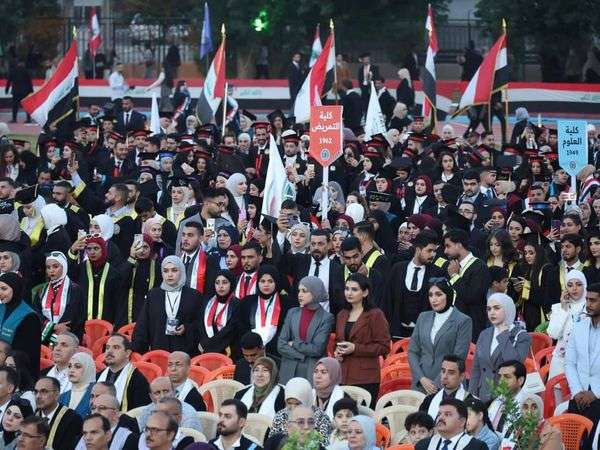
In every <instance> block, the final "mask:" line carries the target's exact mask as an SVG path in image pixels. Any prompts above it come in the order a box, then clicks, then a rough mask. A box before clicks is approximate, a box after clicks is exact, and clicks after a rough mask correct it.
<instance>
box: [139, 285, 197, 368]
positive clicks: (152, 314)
mask: <svg viewBox="0 0 600 450" xmlns="http://www.w3.org/2000/svg"><path fill="white" fill-rule="evenodd" d="M165 294H166V291H164V290H163V289H161V288H154V289H152V290H151V291H149V292H148V295H147V296H146V303H145V304H144V306H143V308H142V310H141V311H140V314H139V316H138V321H137V322H136V325H135V331H134V333H133V339H132V345H133V350H134V351H136V352H138V353H142V354H143V353H145V352H146V351H148V350H166V351H168V352H174V351H182V352H186V353H187V354H188V355H190V356H193V355H196V354H198V347H197V343H196V339H195V333H194V330H197V329H198V327H199V326H200V323H201V321H202V314H201V311H202V310H201V305H202V299H201V297H200V294H199V293H198V292H197V291H195V290H194V289H191V288H188V287H185V286H184V287H183V288H182V289H181V296H180V300H179V308H178V310H177V313H176V315H175V316H176V318H177V319H178V320H179V324H180V325H185V333H184V334H183V335H181V336H170V335H167V334H165V327H166V324H167V311H166V305H165V304H166V295H165Z"/></svg>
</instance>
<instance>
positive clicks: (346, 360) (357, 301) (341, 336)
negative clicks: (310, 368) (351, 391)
mask: <svg viewBox="0 0 600 450" xmlns="http://www.w3.org/2000/svg"><path fill="white" fill-rule="evenodd" d="M372 290H373V288H372V286H371V282H370V281H369V279H368V278H367V277H366V276H365V275H363V274H361V273H353V274H351V275H350V276H348V278H347V279H346V284H345V287H344V297H345V299H346V305H345V307H344V309H342V310H341V311H340V312H339V313H338V315H337V319H336V326H335V333H336V347H335V352H334V357H335V358H336V359H337V360H338V361H339V362H340V364H341V365H342V384H345V385H351V386H358V387H361V388H363V389H366V390H367V391H368V392H369V393H370V394H371V405H367V406H369V407H371V408H372V407H373V406H374V404H375V401H376V399H377V394H378V392H379V383H380V370H381V369H380V367H379V357H380V356H385V355H387V354H388V353H389V351H390V339H391V337H390V327H389V324H388V321H387V319H386V318H385V315H384V313H383V311H381V309H379V308H377V307H375V305H374V304H373V302H372V300H371V292H372Z"/></svg>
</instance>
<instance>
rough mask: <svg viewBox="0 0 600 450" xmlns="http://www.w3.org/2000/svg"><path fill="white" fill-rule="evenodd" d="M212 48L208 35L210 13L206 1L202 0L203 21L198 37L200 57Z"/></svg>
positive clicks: (210, 38)
mask: <svg viewBox="0 0 600 450" xmlns="http://www.w3.org/2000/svg"><path fill="white" fill-rule="evenodd" d="M212 50H213V44H212V37H211V35H210V14H209V12H208V3H207V2H204V22H202V36H201V37H200V59H202V58H204V57H205V56H206V55H208V54H209V53H210V52H212Z"/></svg>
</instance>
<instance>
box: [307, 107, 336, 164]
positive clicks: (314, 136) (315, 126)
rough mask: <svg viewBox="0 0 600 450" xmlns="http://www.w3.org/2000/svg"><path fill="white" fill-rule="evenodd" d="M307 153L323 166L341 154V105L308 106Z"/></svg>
mask: <svg viewBox="0 0 600 450" xmlns="http://www.w3.org/2000/svg"><path fill="white" fill-rule="evenodd" d="M310 117H311V121H310V147H309V150H308V152H309V154H310V156H312V157H313V158H314V159H316V160H317V161H318V162H319V164H321V166H323V167H327V166H329V165H331V164H332V163H333V162H334V161H335V160H336V159H338V158H339V157H340V156H342V153H343V149H342V141H343V139H342V130H343V125H342V107H341V106H312V107H311V108H310Z"/></svg>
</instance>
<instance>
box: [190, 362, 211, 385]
mask: <svg viewBox="0 0 600 450" xmlns="http://www.w3.org/2000/svg"><path fill="white" fill-rule="evenodd" d="M209 373H210V371H209V370H208V369H205V368H204V367H202V366H191V367H190V373H189V374H188V376H189V377H190V379H191V380H193V381H195V382H196V384H197V385H198V386H200V385H202V384H204V380H205V379H206V377H207V375H208V374H209Z"/></svg>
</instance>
